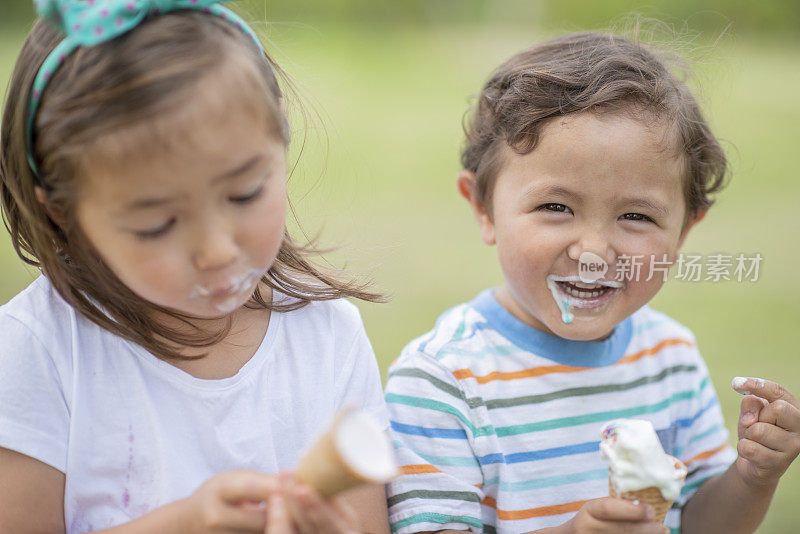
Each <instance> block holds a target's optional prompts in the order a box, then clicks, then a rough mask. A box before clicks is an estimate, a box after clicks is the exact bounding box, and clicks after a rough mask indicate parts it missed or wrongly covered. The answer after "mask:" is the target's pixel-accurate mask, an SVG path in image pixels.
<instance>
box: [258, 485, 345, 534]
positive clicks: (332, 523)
mask: <svg viewBox="0 0 800 534" xmlns="http://www.w3.org/2000/svg"><path fill="white" fill-rule="evenodd" d="M279 478H280V482H281V486H282V492H283V495H284V496H285V498H286V502H287V505H288V510H289V512H290V514H291V516H292V520H293V522H294V526H295V529H296V530H294V531H288V532H292V533H294V532H296V533H297V534H357V529H358V518H357V517H356V514H355V511H354V510H353V509H352V508H351V507H350V506H348V505H347V503H345V502H344V501H342V500H340V499H337V498H336V497H333V498H330V499H327V498H324V497H323V496H322V495H320V494H319V492H317V491H316V490H314V488H312V487H311V486H308V485H305V484H300V483H299V482H297V481H295V480H294V479H293V478H292V477H291V475H290V474H288V473H281V475H280V477H279ZM267 534H273V533H272V531H270V530H269V529H267ZM280 534H283V531H280Z"/></svg>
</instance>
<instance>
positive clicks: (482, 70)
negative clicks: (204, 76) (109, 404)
mask: <svg viewBox="0 0 800 534" xmlns="http://www.w3.org/2000/svg"><path fill="white" fill-rule="evenodd" d="M570 29H572V28H570ZM23 32H24V28H20V29H18V30H10V29H9V28H3V29H2V34H0V80H2V81H3V82H5V81H6V80H7V79H8V77H9V75H10V71H11V67H12V64H13V61H14V58H15V55H16V53H17V51H18V50H19V47H20V46H21V42H22V39H23V37H24V33H23ZM552 33H554V32H553V31H548V32H547V34H544V33H541V32H540V31H538V30H536V31H534V30H531V31H523V30H521V29H519V28H507V27H502V26H480V25H473V26H469V25H463V26H443V27H438V26H435V25H426V26H420V27H413V26H410V25H404V26H398V27H393V26H390V25H388V26H387V25H382V26H379V27H369V26H368V25H352V26H350V27H343V26H340V25H338V26H334V25H330V24H325V23H313V24H302V23H295V22H291V23H275V24H272V25H270V26H269V28H268V30H267V34H268V38H269V40H270V42H271V45H270V50H271V51H272V53H273V54H274V55H275V56H276V58H277V59H278V61H279V63H280V64H281V65H282V66H283V67H284V68H285V69H286V70H287V71H288V72H289V73H290V74H291V75H292V77H293V79H294V80H295V82H296V83H297V85H298V86H300V88H301V93H302V98H303V100H302V101H303V104H304V106H305V107H306V109H307V111H308V112H309V115H310V116H311V120H310V122H308V124H305V125H304V124H303V121H302V120H300V119H299V118H298V117H297V114H296V113H293V116H294V117H295V120H294V128H295V130H296V131H295V140H296V141H297V142H299V141H300V140H302V139H303V138H304V137H305V150H304V154H303V156H302V158H301V159H300V165H299V167H298V169H297V171H296V172H295V173H294V174H293V176H292V178H291V184H292V185H291V190H292V199H293V202H294V205H295V208H296V211H297V213H298V217H299V219H300V221H301V223H302V226H303V228H304V229H305V230H306V232H307V233H308V234H309V235H316V234H317V233H320V235H321V236H322V241H321V242H322V244H325V245H337V246H340V247H341V249H340V250H339V251H338V252H336V253H333V254H331V255H330V257H329V258H330V261H331V263H332V264H334V265H336V266H345V267H347V268H348V269H350V270H352V271H353V272H355V273H357V274H358V275H360V276H363V277H365V278H369V279H372V280H374V282H375V287H376V288H377V289H379V290H381V291H384V292H386V293H388V294H389V295H391V297H392V299H391V301H390V303H388V304H383V305H372V304H365V305H360V308H361V310H362V313H363V316H364V321H365V324H366V327H367V331H368V333H369V335H370V337H371V339H372V342H373V345H374V347H375V351H376V353H377V355H378V359H379V361H380V364H381V370H382V372H383V373H384V376H385V371H386V368H387V366H388V365H389V363H390V362H391V361H392V360H393V359H394V358H395V357H396V356H397V355H398V353H399V351H400V349H401V348H402V347H403V345H404V344H405V343H406V342H408V341H409V340H410V339H412V338H413V337H416V336H417V335H420V334H422V333H423V332H425V331H426V330H428V329H429V328H431V326H432V325H433V322H434V320H435V318H436V317H437V316H438V315H439V314H440V313H441V312H442V311H443V310H444V309H446V308H448V307H450V306H452V305H455V304H457V303H460V302H463V301H465V300H468V299H470V298H472V297H473V296H474V295H475V294H476V293H477V292H478V291H480V290H481V289H483V288H485V287H488V286H493V285H498V284H499V283H500V281H501V276H500V272H499V269H498V267H497V264H496V259H495V251H494V250H492V249H490V248H488V247H486V246H484V245H483V244H482V243H481V242H480V240H479V238H478V232H477V227H476V224H475V222H474V221H473V219H472V216H471V214H470V212H469V210H468V207H467V205H466V203H465V202H463V201H462V200H461V198H460V197H459V196H458V194H457V192H456V188H455V177H456V173H457V172H458V170H459V166H458V158H459V147H460V144H461V141H462V130H461V121H462V116H463V114H464V112H465V110H466V109H467V107H468V104H469V97H470V95H474V94H475V93H476V92H477V91H478V89H479V87H480V85H481V83H482V81H483V80H484V79H485V77H486V76H487V75H488V73H489V71H490V70H491V69H492V68H493V67H494V66H495V65H497V64H498V63H499V62H500V61H502V60H503V59H505V58H506V57H507V56H509V55H510V54H511V53H513V52H514V51H516V50H518V49H520V48H521V47H523V46H528V45H530V44H532V43H533V42H535V41H537V40H539V39H541V38H543V37H545V36H546V35H550V34H552ZM689 50H690V51H692V52H693V54H692V55H695V56H698V57H699V62H698V63H697V64H696V66H695V67H696V70H697V73H698V81H697V86H698V91H699V94H700V96H701V99H702V100H703V102H704V106H705V109H706V111H707V115H708V117H709V118H710V122H711V124H712V126H713V128H714V129H715V131H716V133H717V134H718V136H720V137H721V138H722V139H724V140H725V141H726V147H727V148H728V149H729V154H730V157H731V160H732V164H733V174H732V180H731V183H730V186H729V187H728V189H727V190H725V191H724V192H723V193H722V195H721V196H720V197H719V199H718V202H717V204H716V205H715V206H714V207H713V208H712V210H711V212H710V213H709V215H708V216H707V217H706V219H705V220H704V221H703V223H702V224H700V225H699V226H698V227H696V229H695V230H693V233H692V234H691V235H690V237H689V239H688V241H687V243H686V245H685V247H684V251H685V252H687V253H695V254H702V255H708V254H714V253H724V254H731V255H735V254H738V253H745V254H748V255H750V254H754V253H760V254H761V255H762V256H763V257H764V260H763V262H762V265H761V270H760V278H759V280H758V281H757V282H755V283H752V282H751V283H744V282H743V283H738V282H719V283H711V282H705V283H689V282H681V281H675V280H670V282H668V283H667V284H666V285H665V287H664V288H663V289H662V290H661V292H660V293H659V294H658V296H657V297H656V298H655V300H654V302H653V303H652V305H653V306H654V307H656V308H658V309H660V310H663V311H665V312H667V313H669V314H670V315H672V316H673V317H675V318H677V319H678V320H680V321H681V322H683V323H684V324H686V325H687V326H689V327H690V328H691V329H692V330H693V331H694V332H695V334H696V336H697V338H698V340H699V345H700V349H701V351H702V353H703V354H704V356H705V358H706V361H707V363H708V365H709V367H710V369H711V375H712V378H713V381H714V384H715V385H716V388H717V392H718V395H719V398H720V402H721V403H722V407H723V410H724V412H725V416H726V421H727V426H728V428H729V430H730V431H731V432H732V434H733V435H732V437H731V442H732V443H734V438H735V432H736V417H737V414H738V403H739V400H740V397H739V396H738V395H737V394H736V393H734V392H733V391H732V390H731V389H730V387H729V386H728V384H729V382H730V380H731V378H732V377H733V376H737V375H741V376H760V377H764V378H768V379H774V380H777V381H780V382H781V383H783V384H784V385H786V386H787V387H789V388H790V389H791V390H793V391H794V392H795V393H796V394H798V395H800V358H798V356H799V354H798V352H799V351H798V349H797V344H796V341H795V339H796V337H797V333H798V331H800V239H798V237H800V222H799V221H800V213H799V212H800V210H799V209H798V208H800V203H799V202H798V199H799V198H800V179H798V169H800V149H798V148H797V144H798V141H799V140H800V126H799V125H800V100H798V98H797V95H798V94H800V68H798V65H800V45H798V43H797V42H796V41H793V40H791V39H789V38H786V37H782V38H780V40H776V41H772V40H770V39H768V38H767V37H760V38H759V37H753V36H749V37H736V36H733V37H730V36H729V37H726V38H724V39H723V40H722V41H721V42H719V43H717V44H715V45H713V46H710V45H709V44H708V41H707V40H703V39H702V38H701V39H699V40H694V41H693V42H692V43H691V44H690V48H689ZM295 104H296V102H294V101H290V106H293V105H295ZM294 109H297V108H294ZM315 111H316V112H319V116H316V115H315ZM293 152H295V153H296V152H297V147H296V146H295V147H294V149H293ZM293 226H295V225H294V224H293ZM35 275H36V273H34V272H32V271H30V270H28V269H26V268H25V267H24V266H23V264H22V262H21V261H20V260H19V259H18V258H16V256H15V255H14V251H13V249H12V248H11V246H10V242H9V240H8V237H7V235H5V233H3V234H2V236H0V303H2V302H5V301H7V300H8V299H10V298H11V297H12V296H13V295H14V294H16V293H17V292H18V291H20V290H21V289H22V288H24V287H25V286H26V285H27V284H28V283H30V281H31V280H32V279H33V278H34V277H35ZM795 329H797V330H795ZM0 342H1V341H0ZM798 500H800V468H799V467H798V466H797V465H795V466H793V467H792V468H790V469H789V471H788V472H787V474H786V475H785V476H784V478H783V480H782V481H781V484H780V486H779V489H778V493H777V495H776V497H775V500H774V502H773V505H772V508H771V510H770V512H769V514H768V516H767V519H766V520H765V522H764V523H763V525H762V527H761V528H760V529H759V532H760V533H781V534H782V533H786V534H789V533H796V532H800V512H798V509H797V502H798Z"/></svg>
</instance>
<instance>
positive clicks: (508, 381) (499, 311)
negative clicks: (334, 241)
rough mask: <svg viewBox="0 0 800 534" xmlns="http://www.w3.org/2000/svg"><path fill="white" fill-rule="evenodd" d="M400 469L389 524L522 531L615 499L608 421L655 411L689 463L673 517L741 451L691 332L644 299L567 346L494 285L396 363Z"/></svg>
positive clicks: (392, 405) (391, 400)
mask: <svg viewBox="0 0 800 534" xmlns="http://www.w3.org/2000/svg"><path fill="white" fill-rule="evenodd" d="M386 400H387V403H388V406H389V410H390V413H391V428H392V436H393V439H394V446H395V450H396V456H397V459H398V462H399V463H400V465H401V470H402V476H400V477H398V478H397V479H396V480H395V481H394V482H393V483H392V484H391V485H390V489H389V517H390V522H391V526H392V531H393V532H396V533H399V534H406V533H412V532H422V531H436V530H445V529H455V530H471V531H473V532H489V533H491V532H498V533H511V532H514V533H521V532H529V531H533V530H537V529H540V528H546V527H552V526H556V525H560V524H562V523H564V522H566V521H567V520H569V519H570V518H571V517H572V516H573V515H574V514H575V513H576V512H577V511H578V510H579V509H580V508H581V506H583V504H584V503H586V502H587V501H589V500H591V499H597V498H600V497H604V496H607V495H608V467H607V464H606V462H605V461H604V460H603V459H602V458H601V457H600V452H599V442H600V429H601V428H602V426H603V425H604V423H606V422H608V421H610V420H612V419H616V418H621V417H635V418H643V419H648V420H650V421H651V422H652V423H653V426H654V427H655V428H656V430H657V432H658V435H659V438H660V439H661V443H662V445H663V446H664V449H665V451H666V452H667V454H671V455H673V456H676V457H677V458H679V459H681V460H682V461H683V462H684V463H686V464H687V467H688V470H689V474H688V476H687V481H686V485H685V486H684V488H683V491H682V493H681V495H680V497H678V499H677V500H676V502H675V504H674V505H673V508H672V510H670V512H669V514H668V515H667V519H666V520H665V524H666V525H667V526H669V527H670V528H672V529H673V532H676V531H678V530H679V528H678V527H679V525H680V510H681V507H682V506H683V505H684V504H685V503H686V501H687V500H688V499H689V497H690V496H691V495H692V494H693V493H694V491H695V490H696V489H697V488H698V487H699V486H700V485H701V484H702V483H703V482H705V481H706V480H708V479H709V478H711V477H712V476H714V475H716V474H718V473H721V472H723V471H724V470H726V469H727V468H728V466H729V465H730V464H731V462H732V461H733V460H734V459H735V457H736V455H735V452H734V451H733V449H732V448H731V447H730V445H729V444H728V433H727V431H726V429H725V427H724V425H723V421H722V413H721V410H720V406H719V402H718V400H717V396H716V393H715V392H714V388H713V386H712V384H711V382H710V380H709V377H708V370H707V368H706V366H705V363H704V362H703V360H702V358H701V357H700V354H699V352H698V350H697V346H696V343H695V339H694V336H693V335H692V333H691V331H690V330H688V329H687V328H685V327H684V326H682V325H680V324H678V323H677V322H675V321H674V320H672V319H670V318H669V317H667V316H666V315H664V314H662V313H659V312H656V311H654V310H652V309H650V308H648V307H646V306H645V307H643V308H641V309H640V310H638V311H637V312H636V313H634V314H633V315H632V316H631V317H629V318H627V319H626V320H625V321H623V322H622V323H620V324H619V325H618V326H617V327H616V328H615V330H614V332H613V333H612V335H611V336H610V337H609V338H608V339H606V340H604V341H601V342H581V341H570V340H566V339H562V338H559V337H556V336H552V335H548V334H545V333H543V332H540V331H539V330H536V329H534V328H532V327H530V326H528V325H526V324H524V323H522V322H521V321H519V320H518V319H516V318H515V317H513V316H512V315H511V314H510V313H508V312H507V311H506V310H505V309H504V308H503V307H501V306H500V305H499V304H498V302H497V301H496V300H495V298H494V295H493V292H492V291H491V290H487V291H484V292H483V293H481V294H480V295H479V296H478V297H477V298H475V299H474V300H473V301H471V302H469V303H467V304H463V305H460V306H457V307H455V308H452V309H451V310H449V311H447V312H445V313H444V314H443V315H442V316H441V317H440V318H439V320H438V321H437V323H436V326H435V328H434V329H433V330H432V331H431V332H429V333H427V334H426V335H424V336H422V337H420V338H418V339H416V340H414V341H412V342H411V343H410V344H409V345H408V346H407V347H406V348H405V349H404V350H403V352H402V354H401V356H400V358H399V359H398V360H397V362H395V364H393V366H392V367H391V368H390V371H389V379H388V381H387V385H386Z"/></svg>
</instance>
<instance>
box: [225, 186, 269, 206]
mask: <svg viewBox="0 0 800 534" xmlns="http://www.w3.org/2000/svg"><path fill="white" fill-rule="evenodd" d="M263 192H264V185H263V184H262V185H260V186H258V188H257V189H256V190H255V191H253V192H252V193H249V194H247V195H242V196H238V197H228V200H230V201H231V202H233V203H234V204H247V203H248V202H252V201H254V200H255V199H257V198H258V197H260V196H261V193H263Z"/></svg>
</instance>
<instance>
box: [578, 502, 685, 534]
mask: <svg viewBox="0 0 800 534" xmlns="http://www.w3.org/2000/svg"><path fill="white" fill-rule="evenodd" d="M654 514H655V511H654V510H653V507H652V506H650V505H644V504H641V503H637V502H635V501H628V500H625V499H617V498H614V497H603V498H602V499H595V500H592V501H589V502H587V503H586V504H584V505H583V506H582V507H581V509H580V510H579V511H578V513H577V514H575V517H573V518H572V519H570V520H569V521H568V522H567V523H565V524H564V525H563V526H564V527H565V530H566V532H567V533H569V534H600V533H607V534H612V533H625V534H668V533H669V529H668V528H667V527H665V526H664V525H660V524H658V523H656V522H654V521H653V515H654Z"/></svg>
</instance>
